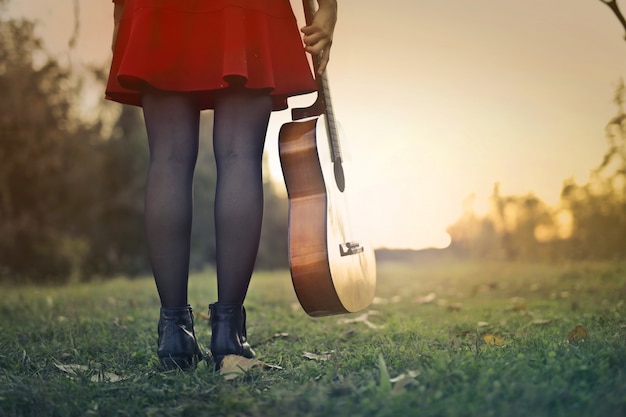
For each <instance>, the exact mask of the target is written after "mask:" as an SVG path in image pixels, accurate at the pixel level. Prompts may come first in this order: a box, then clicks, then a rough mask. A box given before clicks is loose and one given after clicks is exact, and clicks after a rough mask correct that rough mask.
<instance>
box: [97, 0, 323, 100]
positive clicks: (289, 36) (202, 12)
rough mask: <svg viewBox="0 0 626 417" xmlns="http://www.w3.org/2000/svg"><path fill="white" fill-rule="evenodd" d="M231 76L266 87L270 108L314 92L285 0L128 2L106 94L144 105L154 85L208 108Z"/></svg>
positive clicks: (313, 82)
mask: <svg viewBox="0 0 626 417" xmlns="http://www.w3.org/2000/svg"><path fill="white" fill-rule="evenodd" d="M234 80H238V82H243V83H244V85H245V86H246V88H250V89H261V90H267V91H268V92H269V93H270V94H271V96H272V98H273V108H274V110H281V109H285V108H287V97H289V96H294V95H298V94H306V93H310V92H313V91H315V90H316V84H315V80H314V79H313V76H312V74H311V69H310V67H309V63H308V60H307V58H306V55H305V51H304V47H303V44H302V39H301V37H300V32H299V29H298V26H297V22H296V19H295V17H294V14H293V11H292V10H291V6H290V4H289V0H184V1H182V0H126V3H125V5H124V12H123V14H122V19H121V21H120V26H119V31H118V36H117V41H116V43H115V47H114V51H113V61H112V63H111V71H110V73H109V79H108V83H107V87H106V98H107V99H110V100H114V101H117V102H120V103H124V104H132V105H136V106H141V91H142V89H144V88H145V87H146V86H151V87H153V88H156V89H159V90H165V91H176V92H189V93H193V94H194V95H195V96H196V97H197V99H198V102H199V105H200V107H201V108H202V109H210V108H213V106H214V105H213V96H214V93H215V92H216V91H218V90H221V89H224V88H226V87H228V85H229V82H233V81H234Z"/></svg>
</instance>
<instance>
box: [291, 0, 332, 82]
mask: <svg viewBox="0 0 626 417" xmlns="http://www.w3.org/2000/svg"><path fill="white" fill-rule="evenodd" d="M319 5H320V7H319V9H318V10H317V12H316V13H315V16H314V17H313V21H312V22H311V24H310V25H308V26H305V27H303V28H302V29H300V31H301V32H302V33H303V34H304V38H303V40H304V44H305V47H304V50H305V51H307V52H308V53H310V54H311V55H313V57H314V58H315V59H317V58H318V57H319V67H318V69H317V73H318V74H322V73H323V72H324V70H326V66H327V65H328V60H329V58H330V48H331V46H332V44H333V32H334V31H335V23H337V2H335V1H322V0H319Z"/></svg>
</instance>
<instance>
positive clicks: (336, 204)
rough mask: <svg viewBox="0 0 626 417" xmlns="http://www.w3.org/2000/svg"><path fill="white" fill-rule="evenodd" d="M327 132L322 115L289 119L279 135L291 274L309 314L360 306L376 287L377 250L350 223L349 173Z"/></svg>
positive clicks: (328, 312)
mask: <svg viewBox="0 0 626 417" xmlns="http://www.w3.org/2000/svg"><path fill="white" fill-rule="evenodd" d="M328 131H329V127H328V126H327V120H326V118H325V117H324V116H320V117H318V118H314V119H310V120H305V121H297V122H291V123H286V124H284V125H283V126H282V128H281V131H280V136H279V148H280V159H281V165H282V168H283V174H284V178H285V184H286V186H287V192H288V194H289V261H290V269H291V275H292V279H293V284H294V288H295V291H296V294H297V296H298V299H299V301H300V304H301V305H302V307H303V308H304V310H305V311H306V312H307V313H308V314H309V315H311V316H326V315H331V314H341V313H349V312H355V311H359V310H362V309H364V308H366V307H367V306H369V304H370V303H371V301H372V299H373V297H374V292H375V287H376V261H375V257H374V251H373V249H372V248H371V247H370V246H369V245H368V244H367V243H368V242H367V241H366V240H363V239H359V237H360V236H358V233H355V232H354V231H353V230H352V227H351V225H350V222H349V213H348V209H349V208H348V207H347V206H348V203H347V201H346V193H348V192H349V189H350V185H349V177H348V178H347V179H346V177H345V174H344V169H345V167H344V166H343V163H342V161H341V160H335V159H334V158H333V156H332V155H333V149H332V140H329V137H328V134H327V132H328ZM333 161H335V162H333ZM361 237H362V236H361Z"/></svg>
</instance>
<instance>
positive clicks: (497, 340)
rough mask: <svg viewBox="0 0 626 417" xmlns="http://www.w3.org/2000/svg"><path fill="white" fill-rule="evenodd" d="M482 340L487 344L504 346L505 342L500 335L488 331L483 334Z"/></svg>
mask: <svg viewBox="0 0 626 417" xmlns="http://www.w3.org/2000/svg"><path fill="white" fill-rule="evenodd" d="M483 340H484V341H485V343H487V344H488V345H489V346H504V345H505V344H506V341H505V340H504V339H502V338H501V337H498V336H495V335H492V334H489V333H488V334H486V335H484V336H483Z"/></svg>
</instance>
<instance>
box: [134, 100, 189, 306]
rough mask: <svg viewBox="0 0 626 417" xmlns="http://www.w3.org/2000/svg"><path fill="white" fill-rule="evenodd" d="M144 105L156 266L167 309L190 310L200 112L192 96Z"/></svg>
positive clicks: (148, 216)
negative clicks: (189, 290) (191, 257)
mask: <svg viewBox="0 0 626 417" xmlns="http://www.w3.org/2000/svg"><path fill="white" fill-rule="evenodd" d="M142 104H143V111H144V118H145V123H146V129H147V132H148V142H149V145H150V168H149V171H148V181H147V185H146V197H145V198H146V200H145V227H146V237H147V240H148V251H149V256H150V263H151V265H152V271H153V274H154V279H155V282H156V285H157V290H158V292H159V297H160V299H161V305H162V307H165V308H174V307H185V306H187V282H188V274H189V253H190V245H191V242H190V240H191V218H192V210H193V208H192V207H193V198H192V191H193V188H192V183H193V172H194V168H195V164H196V159H197V155H198V129H199V122H200V111H199V109H198V107H197V106H196V104H195V102H194V101H193V99H192V98H191V97H190V96H189V95H185V94H177V93H166V92H158V91H153V90H150V91H146V92H145V93H144V95H143V99H142Z"/></svg>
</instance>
